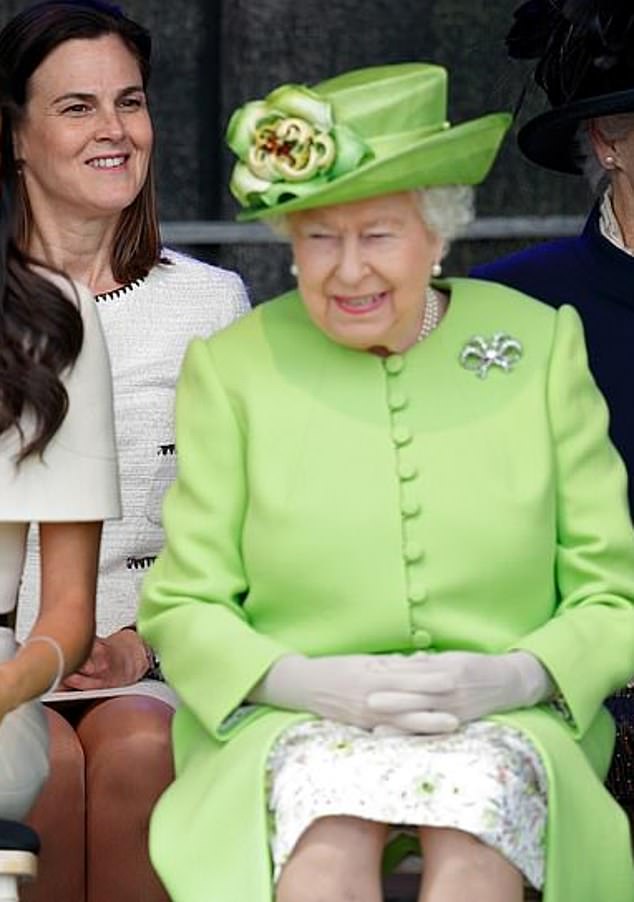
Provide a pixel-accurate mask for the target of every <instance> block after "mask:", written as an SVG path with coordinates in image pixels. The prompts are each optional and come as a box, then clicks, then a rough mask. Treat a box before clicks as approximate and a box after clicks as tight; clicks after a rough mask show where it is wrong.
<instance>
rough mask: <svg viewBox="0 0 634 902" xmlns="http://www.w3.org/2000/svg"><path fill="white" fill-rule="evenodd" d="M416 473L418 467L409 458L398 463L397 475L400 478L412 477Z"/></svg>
mask: <svg viewBox="0 0 634 902" xmlns="http://www.w3.org/2000/svg"><path fill="white" fill-rule="evenodd" d="M417 474H418V468H417V467H416V464H415V463H413V461H411V460H402V461H401V462H400V464H399V465H398V475H399V476H400V478H401V479H405V480H407V479H413V478H414V477H415V476H416V475H417Z"/></svg>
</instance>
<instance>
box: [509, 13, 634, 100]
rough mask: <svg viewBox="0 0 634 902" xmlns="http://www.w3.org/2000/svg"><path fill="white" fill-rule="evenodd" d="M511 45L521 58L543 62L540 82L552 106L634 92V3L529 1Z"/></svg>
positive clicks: (538, 70) (537, 75)
mask: <svg viewBox="0 0 634 902" xmlns="http://www.w3.org/2000/svg"><path fill="white" fill-rule="evenodd" d="M506 46H507V49H508V52H509V55H510V56H512V57H514V58H516V59H537V60H538V63H537V67H536V69H535V74H534V77H535V81H536V82H537V84H538V85H539V86H540V87H541V88H543V89H544V91H545V92H546V94H547V95H548V99H549V100H550V102H551V104H552V105H553V106H558V105H560V104H562V103H570V102H571V101H572V100H579V99H581V98H582V97H591V96H593V95H596V94H606V93H610V92H612V91H621V90H625V89H627V88H634V4H632V3H631V2H630V0H528V2H525V3H522V4H521V6H519V7H518V8H517V9H516V10H515V13H514V23H513V26H512V27H511V29H510V31H509V33H508V35H507V38H506Z"/></svg>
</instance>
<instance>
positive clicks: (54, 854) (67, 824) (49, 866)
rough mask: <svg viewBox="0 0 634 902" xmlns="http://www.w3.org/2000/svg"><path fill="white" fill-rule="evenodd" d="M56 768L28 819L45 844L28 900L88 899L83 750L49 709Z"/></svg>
mask: <svg viewBox="0 0 634 902" xmlns="http://www.w3.org/2000/svg"><path fill="white" fill-rule="evenodd" d="M46 714H47V719H48V726H49V731H50V745H49V756H50V765H51V772H50V776H49V778H48V780H47V782H46V784H45V785H44V789H43V790H42V792H41V793H40V795H39V796H38V799H37V801H36V803H35V805H34V806H33V808H32V809H31V812H30V814H29V817H28V821H27V822H28V823H29V824H30V826H31V827H33V829H34V830H37V832H38V834H39V836H40V840H41V843H42V848H41V851H40V854H39V861H38V877H37V880H36V881H35V883H31V884H24V886H23V887H22V889H21V893H20V898H21V899H22V900H23V902H54V900H56V899H63V900H64V902H84V900H85V892H86V873H85V859H86V855H85V853H86V847H85V838H84V821H85V817H86V808H85V792H84V789H85V787H84V752H83V749H82V747H81V745H80V742H79V740H78V738H77V734H76V733H75V730H74V729H73V727H72V726H71V724H69V723H68V722H67V721H66V719H65V718H64V717H62V715H61V714H59V713H58V712H57V711H54V710H51V709H50V708H47V712H46Z"/></svg>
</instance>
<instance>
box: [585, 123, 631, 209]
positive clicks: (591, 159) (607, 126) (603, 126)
mask: <svg viewBox="0 0 634 902" xmlns="http://www.w3.org/2000/svg"><path fill="white" fill-rule="evenodd" d="M590 122H594V123H595V124H596V126H597V128H598V129H599V131H600V132H601V134H602V135H603V136H604V137H605V139H606V140H607V141H622V140H623V139H624V138H627V136H628V135H629V133H630V132H631V131H632V130H634V113H617V114H615V115H614V116H600V117H597V118H596V119H592V120H584V121H583V122H582V123H581V124H580V125H579V128H578V129H577V133H576V135H575V139H574V158H575V161H576V162H577V164H578V165H579V168H580V169H581V171H582V172H583V174H584V176H585V177H586V179H587V181H588V182H589V184H590V187H591V188H592V190H593V191H594V193H595V194H603V192H604V191H605V189H606V188H607V186H608V185H609V183H610V172H609V171H608V170H606V169H605V167H604V166H602V164H601V161H600V160H599V158H598V157H597V152H596V150H595V149H594V145H593V143H592V138H591V137H590V127H589V126H590Z"/></svg>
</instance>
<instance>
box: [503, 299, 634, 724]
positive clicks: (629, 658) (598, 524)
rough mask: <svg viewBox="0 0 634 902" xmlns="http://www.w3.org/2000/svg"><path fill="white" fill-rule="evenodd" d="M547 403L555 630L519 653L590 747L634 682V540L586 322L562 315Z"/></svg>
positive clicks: (549, 627)
mask: <svg viewBox="0 0 634 902" xmlns="http://www.w3.org/2000/svg"><path fill="white" fill-rule="evenodd" d="M547 403H548V410H549V415H550V422H551V429H552V434H553V453H554V471H555V479H556V497H557V536H558V544H557V554H556V580H557V585H558V589H559V604H558V607H557V611H556V613H555V616H554V617H553V619H552V620H550V621H548V622H547V623H546V624H544V625H543V626H541V627H540V628H539V629H537V630H535V631H534V632H532V633H531V634H529V635H528V636H525V637H524V638H523V639H522V640H521V641H520V642H518V643H516V644H515V646H514V647H516V648H523V649H526V650H527V651H530V652H532V653H533V654H535V655H536V656H537V657H538V658H539V659H540V660H541V661H542V663H543V664H544V665H545V666H546V667H547V668H548V670H549V671H550V673H551V675H552V677H553V678H554V680H555V682H556V684H557V686H558V688H559V691H560V693H561V696H562V697H563V700H564V701H565V703H566V705H567V708H568V711H569V712H570V715H571V718H572V724H573V729H574V730H575V734H576V735H577V737H581V736H582V735H583V734H584V733H585V731H586V730H587V729H588V727H589V726H590V724H591V723H592V721H593V720H594V717H595V716H596V714H597V712H598V709H599V706H600V705H601V704H602V703H603V701H604V699H605V698H606V697H607V696H608V695H609V694H610V693H611V692H613V691H614V690H615V689H617V688H618V687H619V686H622V685H623V684H624V683H625V682H626V681H627V680H628V679H629V677H630V676H631V675H632V672H634V607H633V602H634V533H633V531H632V524H631V520H630V516H629V512H628V507H627V493H626V489H627V482H626V473H625V468H624V466H623V463H622V462H621V459H620V457H619V455H618V454H617V452H616V450H615V449H614V447H613V445H612V444H611V442H610V441H609V439H608V435H607V428H608V414H607V407H606V404H605V401H604V400H603V397H602V395H601V394H600V392H599V390H598V389H597V387H596V385H595V383H594V380H593V378H592V376H591V374H590V372H589V369H588V364H587V357H586V351H585V342H584V338H583V331H582V326H581V321H580V319H579V317H578V314H577V313H576V311H575V310H574V309H573V308H572V307H567V306H564V307H562V308H561V309H560V310H559V311H558V313H557V322H556V330H555V337H554V342H553V347H552V352H551V359H550V367H549V374H548V387H547Z"/></svg>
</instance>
